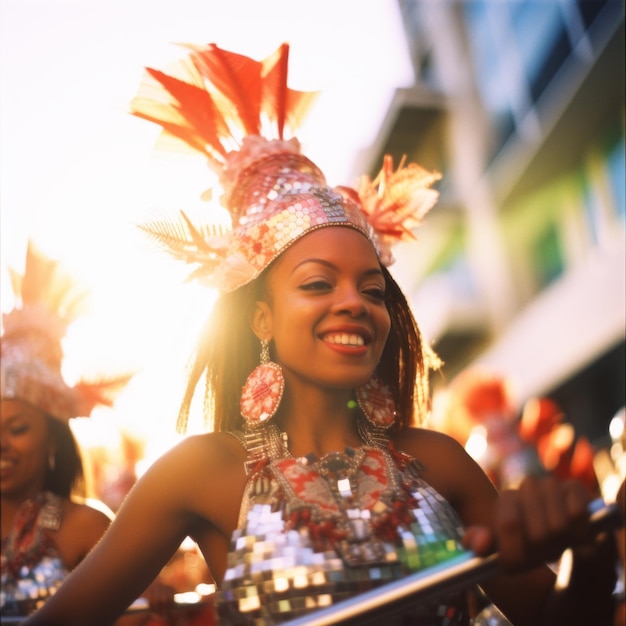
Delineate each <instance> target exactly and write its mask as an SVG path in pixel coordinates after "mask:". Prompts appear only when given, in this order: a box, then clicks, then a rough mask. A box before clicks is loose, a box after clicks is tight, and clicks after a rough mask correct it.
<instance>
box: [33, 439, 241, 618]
mask: <svg viewBox="0 0 626 626" xmlns="http://www.w3.org/2000/svg"><path fill="white" fill-rule="evenodd" d="M215 437H219V435H204V436H201V437H192V438H189V439H186V440H184V441H183V442H181V443H180V444H179V445H178V446H176V447H175V448H173V449H172V450H170V451H169V452H168V453H166V454H165V455H164V456H163V457H162V458H161V459H159V460H158V461H156V462H155V463H154V464H153V465H152V466H151V467H150V468H149V470H148V471H147V472H146V474H145V475H144V476H143V477H142V478H141V479H140V480H139V481H138V482H137V484H136V485H135V486H134V487H133V489H132V490H131V492H130V493H129V495H128V496H127V498H126V500H125V502H124V504H123V505H122V507H121V508H120V510H119V512H118V514H117V516H116V519H115V521H114V522H113V524H112V525H111V527H110V528H109V530H108V531H107V532H106V533H105V535H104V537H103V538H102V540H101V541H100V542H99V543H98V544H97V545H96V547H95V548H94V549H93V550H92V552H91V553H90V554H89V555H88V556H87V557H86V558H85V559H84V560H83V562H82V563H81V564H80V565H79V566H78V567H77V568H76V569H75V570H74V571H73V572H72V573H71V574H70V575H69V576H68V578H67V579H66V580H65V582H64V583H63V585H62V586H61V588H60V589H59V590H58V591H57V593H56V594H55V595H54V596H53V597H52V598H50V599H49V600H48V601H47V602H46V604H45V605H44V606H43V607H42V608H41V609H40V610H39V611H38V612H37V613H35V614H34V615H33V616H32V617H30V618H29V619H27V620H26V622H25V623H24V626H38V625H42V624H45V625H46V626H54V625H57V626H84V625H85V624H90V626H101V625H102V626H104V625H108V624H112V623H113V622H114V621H115V619H116V618H118V617H119V616H120V615H122V613H123V612H124V611H125V610H126V608H127V607H128V606H129V605H130V604H131V603H132V602H133V601H134V600H135V599H136V598H137V597H139V596H140V595H141V594H142V592H143V591H144V590H145V589H146V588H147V587H148V585H149V584H150V583H151V582H152V580H154V578H155V577H156V576H157V575H158V573H159V572H160V570H161V568H162V567H163V565H165V564H166V563H167V561H168V560H169V559H170V557H171V556H172V554H174V552H175V551H176V549H177V548H178V547H179V545H180V543H181V542H182V540H183V539H184V538H185V537H186V536H187V535H188V534H190V533H191V532H193V529H194V528H197V527H198V524H199V523H205V524H206V525H211V524H212V520H211V516H214V519H215V520H218V521H219V514H218V511H219V504H218V502H219V499H218V497H216V494H218V493H219V491H216V489H217V487H215V485H222V484H223V482H224V481H216V480H215V479H214V477H215V476H216V475H219V474H217V473H216V470H217V468H218V467H221V466H222V465H223V464H220V462H219V458H220V457H223V447H224V446H223V444H222V446H221V448H222V450H218V446H217V443H219V442H215V441H214V439H215ZM212 452H214V453H215V454H212ZM211 472H214V473H213V474H211ZM212 476H213V480H211V477H212ZM225 481H228V478H225ZM235 518H236V512H235Z"/></svg>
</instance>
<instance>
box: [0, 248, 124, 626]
mask: <svg viewBox="0 0 626 626" xmlns="http://www.w3.org/2000/svg"><path fill="white" fill-rule="evenodd" d="M9 271H10V274H11V283H12V287H13V291H14V293H15V296H16V298H17V301H18V302H17V304H16V306H15V308H14V309H13V310H12V311H10V312H9V313H5V314H3V316H2V322H3V333H2V338H1V339H0V344H1V348H2V355H1V361H0V363H1V379H0V380H1V391H2V398H3V399H14V400H21V401H23V402H26V403H28V404H31V405H32V406H34V407H37V408H38V409H39V410H41V411H42V412H43V413H45V414H46V415H48V416H49V417H50V418H52V419H55V420H59V421H60V422H63V423H65V424H68V423H69V420H70V419H71V418H74V417H89V416H90V415H91V412H92V410H93V409H94V408H95V407H96V406H98V405H103V406H111V405H112V404H113V401H114V399H115V397H116V396H117V394H118V393H119V391H120V390H121V389H122V388H123V387H124V386H125V385H126V383H127V382H128V380H129V379H130V376H128V375H123V376H115V377H110V378H102V379H100V380H97V381H87V380H81V381H79V382H78V383H77V384H75V385H73V386H70V385H68V384H67V383H66V381H65V380H64V378H63V375H62V373H61V365H62V361H63V348H62V345H61V341H62V339H63V337H64V336H65V333H66V331H67V329H68V327H69V325H70V324H71V323H72V322H73V321H74V320H75V319H76V318H77V317H78V316H79V315H80V314H82V312H83V311H84V305H85V302H86V296H87V292H86V291H85V290H84V289H82V288H81V287H80V286H79V285H78V284H77V283H76V282H75V281H74V280H73V279H72V277H71V276H70V275H69V274H68V273H67V272H66V271H65V270H64V269H63V268H62V267H61V266H60V264H59V263H58V262H57V261H54V260H52V259H49V258H47V257H46V256H45V255H43V254H42V253H41V252H40V251H38V250H37V249H36V247H35V246H34V245H33V244H32V242H29V244H28V247H27V252H26V264H25V269H24V273H23V274H19V273H17V272H15V271H13V270H12V269H11V268H9ZM62 462H63V461H62V459H59V460H58V461H57V459H56V455H53V456H51V457H50V458H49V459H48V472H49V473H53V472H55V466H56V465H57V464H60V463H62ZM57 469H58V468H57ZM62 509H63V498H62V497H61V496H60V495H58V494H55V493H53V492H51V491H42V492H41V493H39V494H37V495H36V496H35V497H34V498H32V499H29V500H26V501H24V502H23V503H22V504H21V506H20V508H19V510H18V512H17V514H16V516H15V519H14V520H13V526H12V530H11V532H10V533H9V535H8V536H7V537H6V538H5V539H3V541H2V565H1V583H2V591H1V601H0V614H1V615H3V616H9V615H27V614H29V613H30V612H32V611H33V610H34V609H35V608H37V607H38V606H40V605H41V603H42V602H44V601H45V600H46V599H47V598H48V597H49V596H51V595H52V594H54V592H55V591H56V589H57V588H58V586H59V585H60V584H61V582H62V581H63V579H64V578H65V577H66V576H67V574H68V568H67V565H66V564H65V563H63V561H62V559H61V558H60V556H59V553H58V550H57V548H56V543H55V539H54V533H55V532H56V531H57V530H59V528H60V527H61V524H62V523H63V516H62Z"/></svg>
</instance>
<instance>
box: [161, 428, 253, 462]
mask: <svg viewBox="0 0 626 626" xmlns="http://www.w3.org/2000/svg"><path fill="white" fill-rule="evenodd" d="M162 459H163V461H164V462H165V463H167V464H168V465H169V464H171V463H176V464H179V462H180V461H181V460H184V461H185V463H184V464H183V465H184V466H189V465H193V464H196V463H199V464H202V466H203V467H204V468H207V466H208V467H211V466H219V467H223V466H224V464H226V465H230V464H232V463H236V464H242V463H243V461H244V460H245V450H244V448H243V446H242V445H241V443H240V442H239V440H238V439H237V438H236V437H234V436H233V435H231V434H230V433H226V432H216V433H203V434H199V435H189V436H187V437H185V438H184V439H183V440H182V441H180V442H179V443H178V444H176V445H174V446H173V447H172V448H171V449H170V450H169V451H168V452H166V453H165V454H164V455H163V457H162Z"/></svg>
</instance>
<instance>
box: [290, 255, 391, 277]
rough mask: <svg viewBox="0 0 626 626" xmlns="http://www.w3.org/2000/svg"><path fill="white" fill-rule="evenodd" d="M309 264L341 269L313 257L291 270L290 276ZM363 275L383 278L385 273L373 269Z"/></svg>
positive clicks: (324, 260)
mask: <svg viewBox="0 0 626 626" xmlns="http://www.w3.org/2000/svg"><path fill="white" fill-rule="evenodd" d="M307 263H316V264H319V265H324V266H325V267H328V268H329V269H332V270H335V271H337V270H338V269H339V268H338V267H337V266H336V265H335V264H334V263H332V262H330V261H327V260H326V259H318V258H316V257H311V258H309V259H303V260H302V261H300V262H299V263H297V264H296V265H295V266H294V267H293V269H292V270H291V272H290V274H293V273H294V272H295V271H296V270H297V269H298V268H299V267H302V266H303V265H306V264H307ZM363 273H364V275H365V276H373V275H380V276H382V275H383V272H382V270H381V269H380V268H379V267H372V268H370V269H368V270H365V272H363Z"/></svg>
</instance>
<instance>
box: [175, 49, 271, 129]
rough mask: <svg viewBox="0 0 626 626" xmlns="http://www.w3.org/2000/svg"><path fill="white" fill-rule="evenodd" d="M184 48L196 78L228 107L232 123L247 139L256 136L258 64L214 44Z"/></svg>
mask: <svg viewBox="0 0 626 626" xmlns="http://www.w3.org/2000/svg"><path fill="white" fill-rule="evenodd" d="M187 47H189V48H190V49H191V50H192V51H193V52H192V61H193V63H194V65H195V66H196V69H197V70H198V72H200V75H201V76H204V77H205V78H207V79H208V80H209V81H210V82H211V83H212V85H213V86H214V87H215V88H216V89H217V90H218V91H219V92H220V93H221V94H222V95H223V96H224V97H225V98H226V100H228V101H230V102H231V103H232V106H233V107H234V110H235V112H236V114H237V116H236V117H234V116H233V121H234V122H236V123H239V124H241V125H242V129H243V131H244V133H245V134H247V135H258V134H260V132H261V126H260V118H261V70H262V63H261V62H260V61H255V60H254V59H251V58H249V57H246V56H244V55H242V54H237V53H236V52H229V51H227V50H222V49H221V48H218V47H217V46H216V45H215V44H209V46H207V47H206V48H200V47H198V46H191V45H190V46H187Z"/></svg>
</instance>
